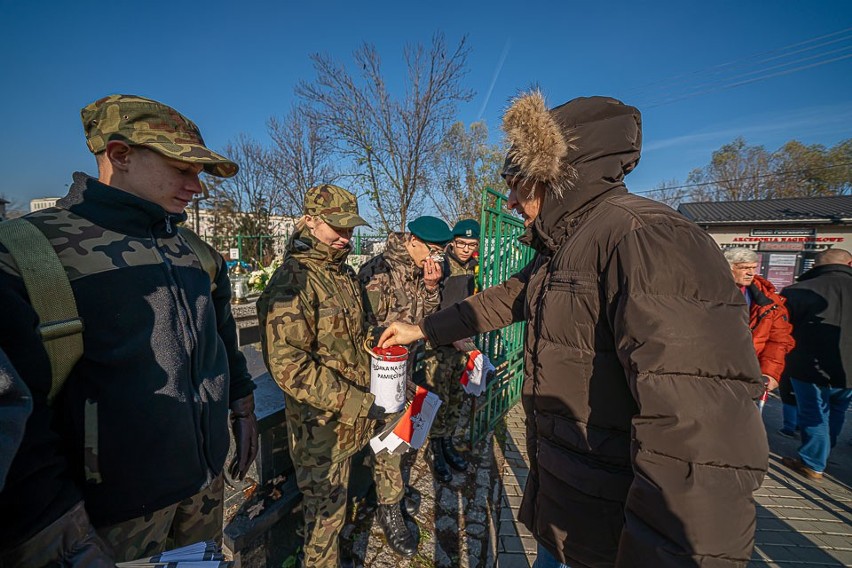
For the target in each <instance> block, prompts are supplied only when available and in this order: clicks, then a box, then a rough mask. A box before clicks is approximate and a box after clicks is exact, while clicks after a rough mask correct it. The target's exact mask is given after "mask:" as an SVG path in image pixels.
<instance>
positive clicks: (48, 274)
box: [0, 218, 83, 404]
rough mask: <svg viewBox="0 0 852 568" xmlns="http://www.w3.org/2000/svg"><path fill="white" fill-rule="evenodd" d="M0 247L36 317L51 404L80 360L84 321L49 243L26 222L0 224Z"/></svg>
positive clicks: (66, 276) (22, 219) (33, 226)
mask: <svg viewBox="0 0 852 568" xmlns="http://www.w3.org/2000/svg"><path fill="white" fill-rule="evenodd" d="M0 243H2V244H3V246H5V247H6V249H7V250H8V251H9V253H10V254H11V255H12V257H13V258H14V259H15V263H16V264H17V265H18V272H19V273H20V275H21V278H22V279H23V281H24V286H26V289H27V294H28V295H29V297H30V305H32V307H33V309H34V310H35V312H36V314H37V315H38V319H39V326H38V332H39V334H40V335H41V340H42V343H43V344H44V348H45V350H46V351H47V356H48V358H49V359H50V370H51V385H50V393H49V394H48V397H47V402H48V404H52V403H53V399H54V398H55V397H56V395H57V394H58V393H59V391H60V390H62V385H63V384H65V380H66V379H67V378H68V375H69V374H71V369H73V368H74V365H76V364H77V361H79V360H80V357H82V356H83V320H82V319H80V316H79V314H78V313H77V301H76V300H75V299H74V292H73V291H72V290H71V282H70V281H69V280H68V275H67V274H66V273H65V269H64V268H63V267H62V263H61V262H60V261H59V257H58V256H57V255H56V251H55V250H53V247H52V246H51V245H50V241H49V240H48V239H47V237H46V236H45V235H44V233H42V232H41V230H39V229H38V227H36V226H35V225H33V224H32V223H30V222H29V221H27V220H26V219H25V218H18V219H12V220H10V221H4V222H3V223H0Z"/></svg>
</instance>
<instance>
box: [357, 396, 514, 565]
mask: <svg viewBox="0 0 852 568" xmlns="http://www.w3.org/2000/svg"><path fill="white" fill-rule="evenodd" d="M468 410H469V405H465V413H466V412H467V411H468ZM465 413H463V416H462V422H463V423H466V420H465V416H464V414H465ZM455 439H456V442H457V447H458V449H459V450H460V451H463V452H462V453H463V454H465V455H466V456H467V457H468V461H469V462H470V467H469V468H468V471H467V472H465V473H458V472H453V479H452V481H450V482H449V483H447V484H443V483H438V482H436V481H435V480H434V478H433V477H432V472H431V469H430V464H431V450H430V449H429V447H428V443H427V445H426V446H424V447H423V448H421V449H420V451H419V452H418V453H417V458H416V460H415V462H414V464H413V466H412V469H411V476H410V484H411V485H412V486H413V487H414V488H415V489H416V490H417V491H418V492H419V493H420V495H421V504H420V510H419V512H418V513H417V515H416V516H415V520H416V525H415V524H414V523H411V522H410V523H409V527H410V528H412V529H415V528H416V529H418V530H419V531H420V546H419V547H418V551H417V554H416V555H415V556H414V557H413V558H411V559H403V558H401V557H399V556H397V555H396V554H395V553H394V552H393V551H392V550H391V549H390V548H389V547H388V546H387V543H386V541H385V539H384V535H383V534H382V530H381V527H380V526H379V524H378V521H377V520H376V519H375V516H374V515H363V516H362V517H361V518H358V519H357V520H356V521H355V523H354V524H352V525H348V526H347V527H346V528H345V529H344V537H345V538H348V539H350V540H351V542H352V545H351V546H352V550H353V553H354V556H355V558H356V564H357V565H359V566H361V565H363V566H367V567H370V568H399V567H403V566H412V567H423V568H425V567H432V566H434V567H437V568H451V567H452V568H455V567H459V568H486V567H492V566H494V564H495V557H496V552H497V551H496V548H495V547H496V543H497V538H496V536H497V534H496V533H497V518H498V517H499V507H500V494H501V493H500V492H501V484H500V472H501V467H500V466H501V461H502V457H501V455H502V452H501V451H500V449H499V448H498V447H497V446H498V444H495V437H494V435H493V433H491V434H488V435H487V436H486V437H485V439H484V440H482V441H481V442H479V443H478V444H477V445H476V446H475V447H473V448H472V449H471V448H470V447H469V444H466V443H465V442H464V441H465V440H467V439H468V431H467V429H465V430H463V431H459V432H457V436H456V438H455Z"/></svg>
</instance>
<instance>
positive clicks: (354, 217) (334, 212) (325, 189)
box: [305, 183, 370, 229]
mask: <svg viewBox="0 0 852 568" xmlns="http://www.w3.org/2000/svg"><path fill="white" fill-rule="evenodd" d="M305 215H313V216H316V217H319V218H321V219H322V220H323V221H325V222H326V223H328V224H329V225H331V226H332V227H336V228H338V229H354V228H355V227H358V226H360V225H367V226H368V227H369V226H370V224H369V223H367V222H366V221H365V220H364V219H363V218H362V217H361V216H360V215H358V199H357V198H356V197H355V196H354V195H353V194H352V193H350V192H348V191H346V190H345V189H343V188H342V187H337V186H336V185H331V184H330V183H326V184H323V185H318V186H316V187H312V188H310V189H309V190H308V191H307V193H305Z"/></svg>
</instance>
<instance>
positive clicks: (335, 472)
mask: <svg viewBox="0 0 852 568" xmlns="http://www.w3.org/2000/svg"><path fill="white" fill-rule="evenodd" d="M370 456H371V457H372V467H373V480H374V481H375V483H376V495H377V497H378V501H379V504H382V505H389V504H393V503H398V502H399V501H400V500H401V499H402V495H403V492H404V484H403V481H402V473H401V471H400V457H401V456H393V455H389V454H382V455H381V456H375V455H373V454H372V453H371V454H370ZM351 461H352V458H345V459H342V460H340V461H336V462H332V463H329V464H327V465H324V466H321V467H310V468H307V467H298V466H297V467H296V484H297V485H298V486H299V491H301V493H302V511H303V513H304V517H305V525H304V527H303V529H302V530H303V531H304V532H303V537H304V548H303V550H304V554H305V558H304V562H303V566H306V567H310V568H325V567H329V568H338V566H339V561H340V559H339V557H340V552H339V543H338V537H339V535H340V531H341V530H342V529H343V525H344V524H345V522H346V504H347V490H348V488H349V472H350V468H351Z"/></svg>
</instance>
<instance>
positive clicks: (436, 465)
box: [429, 438, 453, 483]
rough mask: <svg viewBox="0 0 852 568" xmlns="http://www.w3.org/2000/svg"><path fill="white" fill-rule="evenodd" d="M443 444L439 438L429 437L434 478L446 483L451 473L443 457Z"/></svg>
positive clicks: (451, 476) (450, 477)
mask: <svg viewBox="0 0 852 568" xmlns="http://www.w3.org/2000/svg"><path fill="white" fill-rule="evenodd" d="M443 446H444V444H443V443H441V438H430V439H429V447H430V448H431V449H432V473H433V474H434V475H435V479H437V480H438V481H440V482H441V483H447V482H448V481H450V480H451V479H452V478H453V473H452V472H451V471H450V468H449V466H447V462H446V460H445V459H444V449H443Z"/></svg>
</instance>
